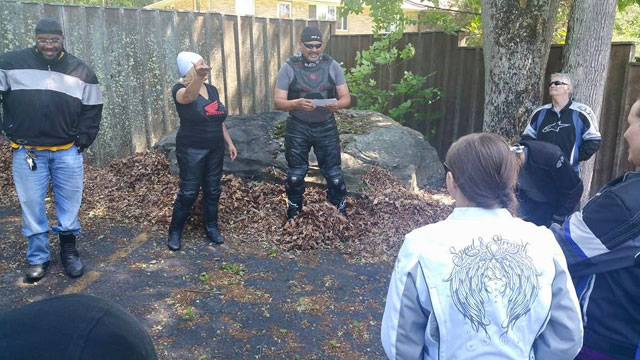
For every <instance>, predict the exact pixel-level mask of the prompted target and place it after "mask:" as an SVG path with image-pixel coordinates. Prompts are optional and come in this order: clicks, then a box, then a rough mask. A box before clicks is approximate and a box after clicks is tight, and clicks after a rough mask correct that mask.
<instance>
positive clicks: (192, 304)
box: [0, 206, 392, 359]
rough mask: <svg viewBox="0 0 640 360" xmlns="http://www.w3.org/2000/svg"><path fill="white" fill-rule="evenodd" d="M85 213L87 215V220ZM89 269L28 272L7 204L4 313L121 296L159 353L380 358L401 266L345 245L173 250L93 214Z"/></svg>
mask: <svg viewBox="0 0 640 360" xmlns="http://www.w3.org/2000/svg"><path fill="white" fill-rule="evenodd" d="M81 220H82V219H81ZM83 226H84V228H83V231H84V234H83V235H82V236H81V238H80V240H79V241H80V242H79V250H80V254H81V256H82V259H83V261H84V262H85V267H86V270H85V274H84V276H82V277H81V278H79V279H76V280H73V279H70V278H68V277H66V276H65V275H64V274H63V273H62V269H61V266H60V261H59V257H58V242H57V238H54V237H52V238H51V240H52V244H51V249H52V255H53V259H52V260H53V264H52V266H51V267H50V269H49V273H48V275H47V277H45V278H44V279H43V280H42V281H40V282H39V283H37V284H35V285H27V284H24V283H23V281H22V270H23V267H24V254H25V250H26V244H25V240H24V239H23V238H22V237H21V235H20V211H19V208H18V207H17V206H10V207H0V236H1V237H2V241H0V310H8V309H12V308H16V307H19V306H21V305H23V304H26V303H29V302H32V301H36V300H39V299H43V298H46V297H49V296H53V295H57V294H64V293H87V294H93V295H97V296H101V297H105V298H108V299H111V300H113V301H115V302H117V303H118V304H120V305H122V306H123V307H125V308H126V309H128V310H129V311H130V312H131V313H132V314H134V315H135V316H136V317H137V318H138V319H139V320H140V321H141V322H142V323H143V325H144V326H145V327H146V329H147V331H148V332H149V333H150V334H151V336H152V338H153V341H154V344H155V346H156V350H157V352H158V354H159V356H160V358H161V359H378V358H384V353H383V350H382V347H381V345H380V341H379V329H380V320H381V318H382V311H383V308H384V298H385V295H386V288H387V285H388V281H389V276H390V274H391V269H392V264H390V263H379V264H353V263H349V262H348V261H347V260H346V258H345V257H344V256H343V255H342V254H340V253H339V252H317V253H314V254H310V255H301V256H293V255H290V254H287V253H281V252H279V251H278V250H273V249H270V248H269V246H268V245H265V244H261V243H257V242H256V243H252V242H251V241H249V240H248V241H246V242H243V243H242V244H233V243H230V244H225V245H224V246H222V247H213V246H211V245H209V244H207V243H206V242H205V240H204V239H203V238H202V237H201V235H200V234H187V235H186V236H185V239H184V249H183V250H182V251H180V252H178V253H172V252H170V251H169V250H168V249H167V248H166V246H165V243H164V241H165V239H164V233H163V232H162V231H158V230H142V229H135V228H130V227H123V226H119V225H117V224H111V223H106V222H100V221H99V220H91V221H83Z"/></svg>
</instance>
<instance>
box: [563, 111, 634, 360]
mask: <svg viewBox="0 0 640 360" xmlns="http://www.w3.org/2000/svg"><path fill="white" fill-rule="evenodd" d="M628 121H629V127H628V129H627V131H626V132H625V134H624V137H625V139H626V140H627V142H628V143H629V162H631V163H632V164H634V165H635V166H636V167H638V166H640V99H638V100H637V101H636V102H635V104H634V105H633V106H632V108H631V111H630V113H629V117H628ZM551 230H553V232H554V234H555V235H556V239H557V240H558V242H559V243H560V246H561V247H562V250H563V252H564V254H565V256H566V258H567V263H568V265H569V271H570V272H571V276H572V278H573V281H574V283H575V288H576V291H577V293H578V298H579V299H580V305H581V307H582V315H583V322H584V346H583V348H582V351H581V352H580V354H579V355H578V357H577V359H580V360H590V359H598V360H608V359H640V285H639V284H640V172H633V171H631V172H627V173H625V174H623V175H622V176H620V177H618V178H617V179H614V180H612V181H611V182H609V183H608V184H606V185H605V186H604V187H603V188H602V189H600V191H599V192H598V193H597V194H596V195H595V196H594V197H593V198H592V199H591V200H589V202H587V204H586V205H585V206H584V208H583V209H582V211H579V212H576V213H574V214H572V215H571V216H570V217H569V218H567V220H566V221H565V222H564V224H563V225H562V226H559V225H556V224H554V225H552V227H551Z"/></svg>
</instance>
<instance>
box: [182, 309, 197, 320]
mask: <svg viewBox="0 0 640 360" xmlns="http://www.w3.org/2000/svg"><path fill="white" fill-rule="evenodd" d="M196 317H198V314H197V313H196V311H195V309H194V308H193V306H189V307H187V308H186V309H184V313H183V314H182V319H183V320H186V321H192V320H195V318H196Z"/></svg>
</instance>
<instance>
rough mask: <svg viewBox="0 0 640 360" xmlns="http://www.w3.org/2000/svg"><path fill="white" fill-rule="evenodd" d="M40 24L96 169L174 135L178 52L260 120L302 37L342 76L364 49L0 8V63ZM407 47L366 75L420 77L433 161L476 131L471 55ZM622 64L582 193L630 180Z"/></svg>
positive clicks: (629, 71) (449, 48) (229, 100)
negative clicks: (74, 61)
mask: <svg viewBox="0 0 640 360" xmlns="http://www.w3.org/2000/svg"><path fill="white" fill-rule="evenodd" d="M42 17H52V18H55V19H58V20H59V21H60V22H61V23H62V24H63V27H64V32H65V47H66V49H67V50H68V51H70V52H71V53H73V54H74V55H77V56H78V57H80V58H81V59H83V60H85V61H86V62H87V63H88V64H89V65H90V66H91V67H92V68H93V69H94V70H95V71H96V73H97V75H98V78H99V80H100V83H101V88H102V91H103V96H104V103H105V107H104V113H103V120H102V124H101V131H100V133H99V135H98V139H97V140H96V143H95V145H94V146H93V147H92V148H91V150H90V152H89V153H88V154H87V155H88V160H89V161H90V162H92V163H94V164H97V165H104V164H106V163H107V162H108V161H110V160H113V159H117V158H121V157H124V156H127V155H131V154H133V153H135V152H137V151H143V150H145V149H148V148H150V147H151V146H152V145H153V144H154V143H155V142H156V141H158V140H159V139H160V138H161V137H162V135H163V134H165V133H166V132H168V131H171V130H173V129H175V128H176V127H177V122H178V118H177V115H176V113H175V107H174V105H173V100H172V99H171V88H172V86H173V84H174V83H175V82H176V81H177V80H178V73H177V68H176V62H175V59H176V56H177V54H178V53H179V52H180V51H185V50H186V51H194V52H197V53H199V54H201V55H203V56H204V57H205V59H206V61H207V62H208V63H209V64H211V66H212V68H213V69H212V72H211V78H210V81H211V82H212V83H213V84H214V85H216V87H217V88H218V90H219V91H220V96H221V98H222V99H223V101H224V102H225V104H226V105H227V107H228V108H229V110H230V113H232V114H248V113H259V112H263V111H269V110H271V109H272V102H273V100H272V99H273V89H274V87H275V80H276V75H277V72H278V69H279V68H280V66H281V65H282V63H283V62H284V61H285V60H286V59H287V58H288V57H289V56H291V55H292V54H293V53H294V52H295V51H296V39H297V38H298V36H299V34H300V32H301V30H302V28H303V27H304V26H307V25H316V26H319V27H320V29H321V30H322V31H323V32H324V34H325V36H326V37H327V39H328V40H327V47H326V50H325V51H326V53H328V54H329V55H331V56H332V57H334V58H335V59H336V60H338V61H339V62H342V63H343V64H344V66H345V67H346V68H347V69H348V68H350V67H352V66H353V65H354V59H355V54H356V52H357V51H359V50H362V49H366V48H368V47H369V45H370V44H371V43H372V42H373V36H371V35H335V34H334V28H333V26H334V25H333V23H331V22H317V21H306V20H288V19H270V18H262V17H252V16H236V15H224V14H219V13H200V12H181V11H164V10H142V9H119V8H103V7H83V6H74V5H48V4H36V3H21V2H12V1H1V0H0V19H2V21H0V53H1V52H5V51H9V50H13V49H19V48H22V47H26V46H31V45H33V43H34V34H33V33H34V28H35V24H36V22H37V21H38V19H40V18H42ZM409 42H410V43H412V44H413V45H414V47H415V48H416V56H415V57H414V58H413V59H411V60H410V61H407V62H405V63H403V64H402V65H401V66H399V67H397V68H396V69H395V70H394V71H393V72H392V73H391V74H385V73H380V74H378V80H379V82H380V83H383V84H384V83H388V81H394V82H395V81H398V80H399V79H400V78H401V77H402V75H403V73H404V71H405V70H411V71H413V72H414V73H416V74H421V75H428V74H432V75H431V76H430V78H429V83H428V86H431V87H436V88H438V89H440V90H441V91H442V99H441V100H439V101H437V102H435V103H433V104H430V105H427V106H426V107H425V108H424V111H425V112H428V113H430V114H433V115H434V118H433V120H431V121H425V122H420V123H416V122H413V123H411V122H410V123H409V125H410V126H412V127H413V128H415V129H417V130H419V131H421V132H422V133H423V134H424V135H425V137H426V138H427V139H428V140H429V142H430V143H431V144H432V145H433V146H434V147H435V148H436V149H437V150H438V153H439V154H440V156H444V154H445V153H446V151H447V149H448V148H449V146H450V145H451V143H452V142H453V141H454V140H455V139H457V138H459V137H460V136H463V135H465V134H468V133H471V132H474V131H480V130H481V129H482V122H483V105H484V59H483V55H482V49H481V48H477V47H475V48H474V47H458V39H457V36H452V35H448V34H445V33H439V32H422V33H407V34H405V35H404V36H403V38H402V40H401V41H400V45H401V46H402V45H404V44H406V43H409ZM634 53H635V48H634V45H633V44H631V43H616V44H613V45H612V49H611V60H610V66H609V70H608V74H607V81H606V89H605V96H604V102H603V106H602V110H601V113H602V115H601V120H600V124H601V125H600V130H601V132H602V135H603V141H602V148H601V150H600V151H599V153H598V155H597V161H596V165H595V169H596V171H595V175H594V182H593V185H594V186H593V187H592V188H593V189H598V188H599V187H600V185H602V184H603V183H604V182H606V181H607V180H609V179H611V178H612V177H614V176H615V175H617V174H619V173H621V172H622V171H624V170H628V169H631V165H630V164H629V163H628V162H627V160H626V147H625V146H626V144H625V142H624V140H623V139H622V134H623V133H624V131H625V129H626V116H627V113H628V111H629V108H630V107H631V104H632V103H633V101H632V100H633V99H635V97H636V96H637V94H638V93H639V91H640V85H639V84H640V65H639V64H633V63H630V61H631V59H633V55H634ZM561 58H562V46H553V47H552V49H551V52H550V55H549V63H548V66H547V75H549V74H550V73H552V72H557V71H559V70H560V69H561V66H560V59H561ZM545 91H546V89H545ZM545 96H547V98H546V99H545V102H548V101H549V99H548V95H546V94H545Z"/></svg>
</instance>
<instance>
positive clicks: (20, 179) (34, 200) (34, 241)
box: [13, 146, 83, 265]
mask: <svg viewBox="0 0 640 360" xmlns="http://www.w3.org/2000/svg"><path fill="white" fill-rule="evenodd" d="M33 152H34V153H35V154H36V156H37V159H36V160H35V162H36V164H37V169H36V170H31V169H29V166H28V165H27V161H26V160H25V156H26V155H27V149H25V148H23V147H21V148H19V149H15V150H13V181H14V182H15V184H16V191H17V193H18V198H19V199H20V207H21V208H22V235H23V236H25V237H27V238H28V239H29V243H28V245H27V262H28V263H29V264H32V265H33V264H41V263H43V262H46V261H49V259H50V258H51V255H50V252H49V222H48V220H47V215H46V211H45V198H46V197H47V189H48V187H49V179H51V182H52V190H53V201H54V205H55V209H56V214H57V215H58V223H57V224H56V225H55V226H54V227H53V233H54V234H64V235H67V234H73V235H77V234H79V233H80V223H79V222H78V210H79V209H80V202H81V201H82V178H83V168H82V162H83V161H82V154H81V153H78V148H77V147H75V146H72V147H71V148H69V149H67V150H58V151H50V150H35V149H34V150H33Z"/></svg>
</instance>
